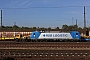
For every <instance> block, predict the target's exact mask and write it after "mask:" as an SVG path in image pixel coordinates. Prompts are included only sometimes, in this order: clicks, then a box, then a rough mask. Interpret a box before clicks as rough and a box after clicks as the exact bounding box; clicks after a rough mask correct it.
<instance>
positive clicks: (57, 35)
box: [43, 34, 68, 37]
mask: <svg viewBox="0 0 90 60" xmlns="http://www.w3.org/2000/svg"><path fill="white" fill-rule="evenodd" d="M43 37H68V34H43Z"/></svg>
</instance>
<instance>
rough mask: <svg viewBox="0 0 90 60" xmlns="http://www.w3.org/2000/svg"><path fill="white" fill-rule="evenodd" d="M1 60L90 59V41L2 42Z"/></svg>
mask: <svg viewBox="0 0 90 60" xmlns="http://www.w3.org/2000/svg"><path fill="white" fill-rule="evenodd" d="M0 60H90V42H25V43H22V42H10V41H8V42H1V41H0Z"/></svg>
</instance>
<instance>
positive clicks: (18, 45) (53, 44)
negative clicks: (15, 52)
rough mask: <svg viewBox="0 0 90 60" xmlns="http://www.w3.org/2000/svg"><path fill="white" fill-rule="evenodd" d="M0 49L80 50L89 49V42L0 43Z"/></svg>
mask: <svg viewBox="0 0 90 60" xmlns="http://www.w3.org/2000/svg"><path fill="white" fill-rule="evenodd" d="M2 48H22V49H23V48H28V49H29V48H36V49H37V48H46V49H49V48H54V49H60V48H63V49H64V48H73V49H76V48H82V49H89V48H90V43H89V42H66V43H65V42H58V43H57V42H48V43H44V42H43V43H1V44H0V49H2Z"/></svg>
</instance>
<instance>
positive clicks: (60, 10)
mask: <svg viewBox="0 0 90 60" xmlns="http://www.w3.org/2000/svg"><path fill="white" fill-rule="evenodd" d="M84 6H86V22H87V27H89V26H90V24H89V23H90V20H89V19H90V0H0V10H2V12H3V14H2V16H3V17H2V19H3V25H4V26H13V25H14V22H16V25H18V26H20V27H22V26H26V27H34V26H35V27H51V28H55V27H57V26H58V27H60V28H61V27H62V25H64V24H67V25H74V24H75V23H76V19H77V21H78V26H79V27H84Z"/></svg>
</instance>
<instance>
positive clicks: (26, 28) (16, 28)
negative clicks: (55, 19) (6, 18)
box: [0, 24, 90, 31]
mask: <svg viewBox="0 0 90 60" xmlns="http://www.w3.org/2000/svg"><path fill="white" fill-rule="evenodd" d="M61 29H63V30H82V29H84V28H81V27H78V26H77V25H66V24H64V25H62V28H59V27H55V28H54V29H52V28H51V27H48V28H45V27H24V26H22V27H19V26H17V25H14V26H2V27H0V31H1V30H12V31H17V30H32V31H34V30H61ZM88 29H90V27H88Z"/></svg>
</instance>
